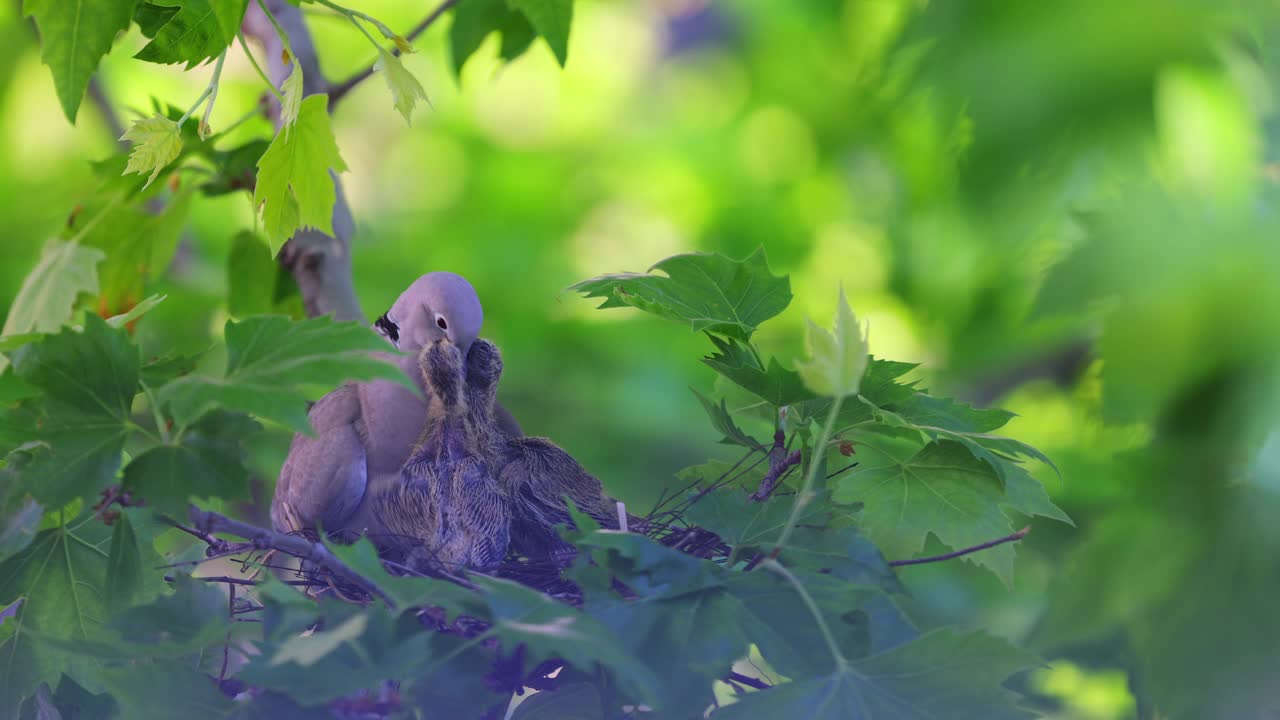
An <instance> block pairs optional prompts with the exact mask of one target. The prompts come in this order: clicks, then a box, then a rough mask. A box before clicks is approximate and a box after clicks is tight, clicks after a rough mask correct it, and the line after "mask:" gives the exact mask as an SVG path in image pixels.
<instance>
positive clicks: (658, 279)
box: [570, 249, 791, 341]
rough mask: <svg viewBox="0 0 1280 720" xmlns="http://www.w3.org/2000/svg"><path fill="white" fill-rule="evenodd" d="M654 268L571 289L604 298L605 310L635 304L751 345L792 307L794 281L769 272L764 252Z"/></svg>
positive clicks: (672, 261) (699, 257) (699, 256)
mask: <svg viewBox="0 0 1280 720" xmlns="http://www.w3.org/2000/svg"><path fill="white" fill-rule="evenodd" d="M650 270H651V271H652V270H661V271H662V272H663V273H665V276H663V275H652V274H643V275H642V274H639V273H625V274H622V275H605V276H603V277H598V278H593V279H591V280H585V281H583V282H580V283H578V284H576V285H574V286H573V287H571V288H570V290H574V291H576V292H580V293H582V294H583V295H585V296H587V297H589V298H591V297H599V298H604V302H603V303H601V304H600V308H601V309H604V308H615V307H626V306H631V307H634V308H639V309H641V310H644V311H645V312H650V313H653V314H655V315H658V316H660V317H665V318H667V319H670V320H676V321H682V322H687V323H689V324H690V326H691V327H692V328H693V330H694V331H695V332H701V331H706V332H708V333H713V334H716V335H723V336H725V337H727V338H729V339H731V340H740V341H746V340H747V339H748V338H750V337H751V333H753V332H755V329H756V328H757V327H758V326H759V325H760V323H762V322H764V321H765V320H768V319H769V318H771V317H773V316H775V315H777V314H778V313H780V312H782V311H783V310H784V309H786V307H787V304H788V303H790V302H791V283H790V282H789V281H788V280H787V278H785V277H776V276H774V275H773V274H772V273H770V272H769V265H768V261H767V260H766V259H765V256H764V250H763V249H761V250H759V251H757V252H756V253H754V254H753V255H751V257H749V258H747V259H746V260H743V261H740V262H739V261H733V260H730V259H729V258H727V257H725V256H723V255H716V254H703V253H694V254H689V255H677V256H675V257H670V258H667V259H666V260H663V261H661V262H659V263H657V264H656V265H654V266H653V267H652V268H650Z"/></svg>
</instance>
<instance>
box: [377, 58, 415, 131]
mask: <svg viewBox="0 0 1280 720" xmlns="http://www.w3.org/2000/svg"><path fill="white" fill-rule="evenodd" d="M376 67H377V69H378V70H379V71H381V72H382V77H383V79H385V80H386V81H387V89H388V90H390V91H391V99H392V101H393V102H394V103H395V108H396V110H398V111H399V112H400V114H401V115H403V116H404V121H405V122H406V123H409V124H412V123H413V119H412V115H413V108H414V107H415V106H416V105H417V104H418V99H419V98H421V99H423V100H426V99H427V91H426V90H423V89H422V83H420V82H418V78H416V77H414V76H413V73H411V72H409V70H408V69H407V68H405V66H404V63H402V62H400V58H398V57H396V56H395V55H392V54H391V53H389V52H387V51H386V50H383V49H381V48H379V49H378V63H377V66H376Z"/></svg>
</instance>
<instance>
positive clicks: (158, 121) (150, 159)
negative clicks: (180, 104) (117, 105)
mask: <svg viewBox="0 0 1280 720" xmlns="http://www.w3.org/2000/svg"><path fill="white" fill-rule="evenodd" d="M120 139H121V140H128V141H129V142H131V143H133V152H132V153H130V155H129V165H128V166H127V167H125V169H124V171H125V174H128V173H137V174H139V175H146V174H147V173H148V172H150V173H151V175H150V177H148V178H147V185H150V184H151V183H152V182H154V181H155V179H156V176H157V175H159V174H160V171H161V170H163V169H164V168H165V166H166V165H168V164H169V163H171V162H173V161H174V159H175V158H177V157H178V155H179V154H181V153H182V135H181V133H180V131H179V129H178V123H176V122H174V121H173V120H170V119H169V118H167V117H164V116H163V115H154V116H152V117H148V118H142V119H141V120H134V121H133V125H131V126H129V129H128V130H127V131H125V134H124V135H122V136H121V137H120ZM144 187H145V186H144Z"/></svg>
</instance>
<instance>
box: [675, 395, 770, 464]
mask: <svg viewBox="0 0 1280 720" xmlns="http://www.w3.org/2000/svg"><path fill="white" fill-rule="evenodd" d="M690 389H691V390H692V388H690ZM693 394H694V395H697V396H698V402H700V403H702V407H703V409H704V410H706V411H707V417H709V418H711V426H712V427H714V428H715V429H716V430H718V431H720V432H721V433H723V434H724V439H723V440H721V441H720V442H722V443H725V444H726V445H741V446H742V447H746V448H752V449H753V450H759V451H760V452H767V451H766V450H765V447H764V446H763V445H761V444H760V441H759V440H756V439H755V438H753V437H751V436H750V435H748V434H746V433H745V432H743V431H742V428H740V427H738V424H737V423H735V422H734V421H733V416H732V415H730V414H729V408H728V407H727V406H726V405H725V401H724V400H721V401H720V404H719V405H717V404H716V403H715V401H714V400H712V399H711V398H709V397H707V396H705V395H703V394H702V393H700V392H698V391H697V390H694V391H693Z"/></svg>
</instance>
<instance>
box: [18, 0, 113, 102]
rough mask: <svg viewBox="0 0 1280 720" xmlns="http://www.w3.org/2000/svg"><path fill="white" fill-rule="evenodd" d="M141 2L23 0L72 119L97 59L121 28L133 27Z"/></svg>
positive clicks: (45, 58)
mask: <svg viewBox="0 0 1280 720" xmlns="http://www.w3.org/2000/svg"><path fill="white" fill-rule="evenodd" d="M136 5H137V0H23V3H22V11H23V13H24V14H25V15H26V16H27V17H31V18H34V19H35V21H36V27H38V28H39V29H40V37H41V45H42V46H43V51H42V52H41V55H40V59H41V60H43V61H44V64H45V65H48V66H49V70H50V71H52V72H53V85H54V87H55V88H57V90H58V100H59V102H61V103H62V111H63V112H64V113H66V116H67V119H68V120H70V121H71V122H73V123H74V122H75V121H76V111H77V110H79V109H80V99H81V98H83V97H84V93H85V89H86V88H88V87H89V78H90V77H91V76H92V75H93V73H94V71H95V70H97V69H98V61H100V60H101V59H102V56H103V55H106V54H107V51H109V50H110V49H111V44H112V42H114V41H115V38H116V34H117V33H120V32H123V31H124V30H126V29H128V27H129V21H130V20H132V19H133V12H134V7H135V6H136Z"/></svg>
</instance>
